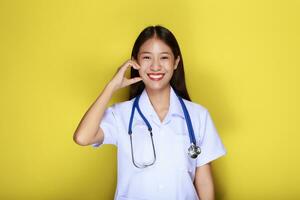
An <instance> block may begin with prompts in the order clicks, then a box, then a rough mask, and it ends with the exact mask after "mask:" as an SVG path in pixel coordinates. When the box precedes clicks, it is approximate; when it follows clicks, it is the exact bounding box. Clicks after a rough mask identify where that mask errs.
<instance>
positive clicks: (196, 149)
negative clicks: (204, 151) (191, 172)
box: [188, 143, 201, 159]
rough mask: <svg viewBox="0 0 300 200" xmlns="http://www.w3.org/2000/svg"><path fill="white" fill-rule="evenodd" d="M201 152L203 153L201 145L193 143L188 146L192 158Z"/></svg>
mask: <svg viewBox="0 0 300 200" xmlns="http://www.w3.org/2000/svg"><path fill="white" fill-rule="evenodd" d="M200 153H201V149H200V147H199V146H197V145H195V144H193V143H192V144H191V146H190V147H189V148H188V154H189V156H190V157H191V158H194V159H195V158H197V157H198V155H199V154H200Z"/></svg>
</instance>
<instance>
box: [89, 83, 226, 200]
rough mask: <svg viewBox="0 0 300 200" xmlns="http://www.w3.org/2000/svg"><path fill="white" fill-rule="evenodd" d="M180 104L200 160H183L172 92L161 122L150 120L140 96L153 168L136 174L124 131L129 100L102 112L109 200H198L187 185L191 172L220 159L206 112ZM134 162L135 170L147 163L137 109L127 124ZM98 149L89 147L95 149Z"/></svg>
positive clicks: (184, 147)
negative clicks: (112, 185) (108, 147)
mask: <svg viewBox="0 0 300 200" xmlns="http://www.w3.org/2000/svg"><path fill="white" fill-rule="evenodd" d="M183 100H184V103H185V105H186V107H187V109H188V112H189V114H190V118H191V120H192V125H193V129H194V132H195V138H196V141H197V145H199V146H200V147H201V151H202V152H201V154H200V155H199V156H198V158H197V159H192V158H190V157H189V156H188V148H189V146H190V140H189V132H188V129H187V125H186V122H185V117H184V114H183V111H182V108H181V104H180V102H179V100H178V97H177V96H176V94H175V92H174V90H173V88H172V87H171V90H170V107H169V113H168V114H167V115H166V117H165V119H164V121H163V122H161V121H160V119H159V117H158V115H157V114H156V112H155V110H154V108H153V106H152V104H151V102H150V100H149V98H148V95H147V92H146V90H145V89H144V91H143V92H142V94H141V97H140V100H139V106H140V109H141V111H142V113H143V114H144V115H145V117H146V118H147V120H148V121H149V123H150V124H151V126H152V132H153V140H154V145H155V149H156V156H157V159H156V162H155V163H154V165H152V166H150V167H147V168H144V169H139V168H136V167H135V166H134V165H133V163H132V158H131V147H130V139H129V135H128V127H129V120H130V114H131V109H132V104H133V101H134V98H133V99H131V100H129V101H125V102H120V103H116V104H113V105H112V106H110V107H109V108H107V109H106V111H105V113H104V116H103V119H102V121H101V123H100V125H99V126H100V127H101V128H102V129H103V132H104V141H103V144H114V145H116V146H117V147H118V159H117V160H118V181H117V188H116V193H115V200H129V199H130V200H198V199H199V198H198V196H197V193H196V190H195V187H194V185H193V181H194V178H195V170H196V167H197V166H202V165H204V164H206V163H209V162H210V161H212V160H215V159H217V158H219V157H220V156H223V155H224V154H225V153H226V149H225V148H224V146H223V144H222V141H221V139H220V137H219V135H218V133H217V130H216V128H215V126H214V124H213V121H212V118H211V116H210V114H209V112H208V110H207V109H206V108H205V107H203V106H201V105H199V104H196V103H193V102H191V101H187V100H185V99H183ZM132 130H133V133H132V138H133V150H134V157H135V161H136V162H137V163H139V164H143V163H149V162H151V161H152V160H153V150H152V146H151V145H152V143H151V138H150V136H149V132H148V129H147V126H146V124H145V122H144V121H143V119H142V118H141V116H140V115H139V113H138V111H137V109H136V110H135V114H134V118H133V123H132ZM100 145H101V144H99V143H95V144H92V146H93V147H99V146H100Z"/></svg>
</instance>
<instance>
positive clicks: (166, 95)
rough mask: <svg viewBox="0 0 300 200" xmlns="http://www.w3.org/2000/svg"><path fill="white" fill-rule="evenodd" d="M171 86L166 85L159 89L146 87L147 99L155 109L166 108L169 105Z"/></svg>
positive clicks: (161, 109)
mask: <svg viewBox="0 0 300 200" xmlns="http://www.w3.org/2000/svg"><path fill="white" fill-rule="evenodd" d="M170 90H171V86H170V85H169V86H167V87H165V88H163V89H161V90H151V89H149V88H146V91H147V94H148V97H149V100H150V102H151V104H152V106H153V108H154V109H155V111H157V112H159V111H163V110H168V109H169V105H170Z"/></svg>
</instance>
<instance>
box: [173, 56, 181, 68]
mask: <svg viewBox="0 0 300 200" xmlns="http://www.w3.org/2000/svg"><path fill="white" fill-rule="evenodd" d="M179 61H180V56H177V59H176V60H175V65H174V70H176V69H177V66H178V63H179Z"/></svg>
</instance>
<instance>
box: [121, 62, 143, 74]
mask: <svg viewBox="0 0 300 200" xmlns="http://www.w3.org/2000/svg"><path fill="white" fill-rule="evenodd" d="M129 67H133V68H135V69H136V68H139V66H136V65H135V63H133V62H132V61H131V60H128V61H126V62H125V63H124V64H123V66H122V67H121V69H120V70H121V71H122V73H125V72H126V70H127V69H128V68H129Z"/></svg>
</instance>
